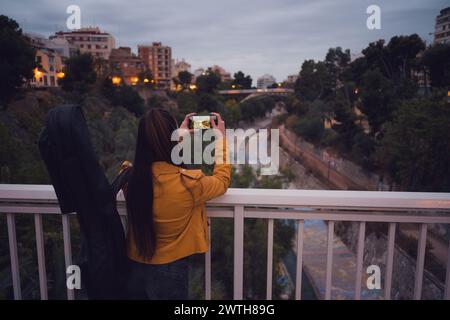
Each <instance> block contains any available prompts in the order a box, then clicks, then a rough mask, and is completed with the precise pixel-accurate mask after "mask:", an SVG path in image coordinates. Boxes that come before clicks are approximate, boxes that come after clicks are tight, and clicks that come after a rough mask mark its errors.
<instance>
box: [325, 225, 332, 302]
mask: <svg viewBox="0 0 450 320" xmlns="http://www.w3.org/2000/svg"><path fill="white" fill-rule="evenodd" d="M333 241H334V221H331V220H330V221H328V236H327V269H326V279H325V300H330V299H331V287H332V273H333Z"/></svg>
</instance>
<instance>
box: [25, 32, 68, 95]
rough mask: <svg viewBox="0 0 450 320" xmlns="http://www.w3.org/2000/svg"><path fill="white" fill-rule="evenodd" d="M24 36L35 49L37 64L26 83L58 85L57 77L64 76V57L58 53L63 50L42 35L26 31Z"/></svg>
mask: <svg viewBox="0 0 450 320" xmlns="http://www.w3.org/2000/svg"><path fill="white" fill-rule="evenodd" d="M25 36H26V37H27V39H28V41H29V42H30V44H31V45H32V46H33V47H34V48H35V49H36V53H35V59H36V63H37V65H38V66H37V67H36V68H35V69H34V76H33V78H32V79H31V80H30V81H29V82H28V85H29V86H31V87H34V88H48V87H58V86H59V82H58V79H60V78H63V77H64V73H63V67H64V64H63V58H64V57H63V55H61V54H60V52H64V50H62V47H59V46H58V44H55V43H53V41H51V40H49V39H47V38H45V37H44V36H42V35H39V34H31V33H27V34H25ZM68 48H69V47H67V49H68ZM58 49H60V50H58Z"/></svg>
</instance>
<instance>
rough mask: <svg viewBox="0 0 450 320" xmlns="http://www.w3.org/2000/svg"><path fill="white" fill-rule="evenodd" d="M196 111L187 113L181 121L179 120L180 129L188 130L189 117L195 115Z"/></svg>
mask: <svg viewBox="0 0 450 320" xmlns="http://www.w3.org/2000/svg"><path fill="white" fill-rule="evenodd" d="M196 114H197V113H195V112H192V113H188V114H187V115H186V116H185V117H184V119H183V122H181V124H180V129H185V130H189V118H190V117H192V116H195V115H196Z"/></svg>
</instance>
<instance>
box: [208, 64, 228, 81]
mask: <svg viewBox="0 0 450 320" xmlns="http://www.w3.org/2000/svg"><path fill="white" fill-rule="evenodd" d="M211 70H212V71H214V72H215V73H217V74H218V75H219V76H220V80H221V81H222V82H231V74H230V73H229V72H228V71H226V70H225V69H224V68H222V67H221V66H218V65H213V66H212V67H211Z"/></svg>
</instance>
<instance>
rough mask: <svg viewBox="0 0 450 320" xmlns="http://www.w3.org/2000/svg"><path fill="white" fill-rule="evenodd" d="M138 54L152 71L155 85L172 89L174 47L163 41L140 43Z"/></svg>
mask: <svg viewBox="0 0 450 320" xmlns="http://www.w3.org/2000/svg"><path fill="white" fill-rule="evenodd" d="M138 56H139V58H141V59H142V60H143V61H144V64H145V66H146V67H147V68H148V69H149V70H151V71H152V74H153V79H154V80H155V85H156V87H157V88H159V89H170V87H171V83H172V72H173V71H172V48H171V47H169V46H163V45H162V44H161V42H153V43H152V44H151V45H139V46H138Z"/></svg>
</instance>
